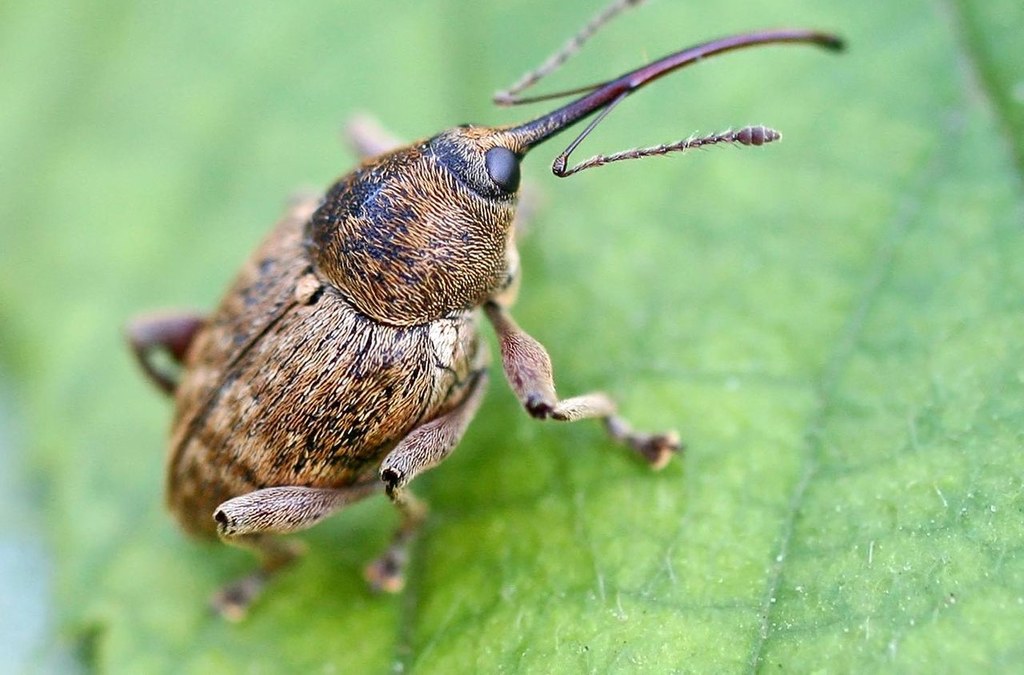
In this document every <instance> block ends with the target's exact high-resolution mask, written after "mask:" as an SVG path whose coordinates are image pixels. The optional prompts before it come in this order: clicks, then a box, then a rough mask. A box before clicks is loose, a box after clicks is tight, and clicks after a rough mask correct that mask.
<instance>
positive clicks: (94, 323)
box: [0, 0, 1024, 673]
mask: <svg viewBox="0 0 1024 675" xmlns="http://www.w3.org/2000/svg"><path fill="white" fill-rule="evenodd" d="M602 6H603V2H584V1H582V0H572V1H565V2H559V3H549V2H541V1H540V0H509V1H507V2H502V3H457V2H452V1H451V0H420V1H418V2H413V1H411V0H407V1H403V2H392V3H367V2H352V1H348V0H344V1H335V2H314V1H309V2H303V1H299V2H293V3H275V2H266V1H263V0H256V1H254V2H248V3H225V2H193V1H185V2H173V3H130V2H116V1H108V2H103V3H71V2H54V3H45V4H41V3H32V2H25V1H22V0H8V1H7V2H5V3H3V4H2V5H0V64H2V65H0V72H2V73H3V77H0V158H2V161H0V250H2V251H3V253H2V260H3V265H0V528H2V530H0V653H3V654H5V663H4V664H3V665H0V670H11V671H14V672H40V671H46V670H51V671H63V670H75V669H82V670H88V671H93V670H95V671H96V672H104V673H105V672H167V671H175V672H213V671H217V672H237V671H243V670H244V671H247V672H278V671H284V670H295V671H304V672H343V673H347V672H386V671H394V672H409V671H414V672H423V673H450V672H470V671H474V672H598V673H603V672H652V673H666V672H749V671H763V670H772V671H774V670H778V669H781V670H782V671H783V672H809V671H820V672H880V671H885V672H932V673H939V672H964V671H967V670H971V669H976V668H979V667H982V668H984V669H986V670H988V671H990V672H991V671H1010V670H1013V669H1014V668H1019V664H1020V663H1022V662H1024V642H1022V641H1021V637H1020V636H1021V635H1022V634H1024V557H1022V553H1024V551H1022V542H1024V518H1022V516H1024V460H1022V459H1021V447H1022V443H1024V412H1022V405H1021V402H1022V400H1024V396H1022V394H1024V365H1022V363H1024V337H1022V336H1024V312H1022V310H1024V266H1022V264H1021V260H1024V242H1022V240H1021V236H1022V225H1024V208H1022V206H1024V199H1022V184H1024V183H1022V178H1021V177H1022V173H1024V46H1022V44H1024V43H1022V42H1021V40H1020V36H1021V35H1022V34H1024V5H1022V4H1021V3H1020V2H1019V0H974V1H969V0H947V1H933V2H924V1H922V0H911V1H908V2H902V3H873V4H869V3H849V2H841V1H840V0H826V1H819V2H811V1H810V0H780V1H778V2H772V3H756V4H755V5H751V3H750V2H747V1H743V0H722V1H721V2H718V3H714V5H711V4H707V3H705V4H701V3H693V2H673V1H670V0H660V1H658V2H652V3H650V5H649V6H648V7H644V8H642V9H640V10H638V11H635V12H632V13H630V14H629V15H628V16H626V17H623V18H621V19H620V20H618V21H617V22H616V23H615V24H614V25H613V26H610V27H609V28H608V29H607V30H606V32H605V33H603V34H602V35H601V36H599V37H598V38H597V39H596V40H595V41H594V42H593V43H592V44H589V45H588V46H587V47H586V49H585V50H584V52H583V53H582V54H581V55H580V56H579V57H578V58H577V59H575V60H574V61H572V62H571V63H570V64H569V65H568V66H567V67H566V68H565V69H564V70H563V71H561V72H559V73H558V74H557V75H556V76H554V77H552V78H551V80H550V82H548V83H547V86H548V87H549V88H551V89H557V88H566V87H570V86H573V85H578V84H580V83H587V82H592V81H596V80H600V79H603V78H607V77H609V76H611V75H615V74H617V73H620V72H622V71H624V70H626V69H628V68H632V67H635V66H637V65H639V64H641V63H644V62H646V61H647V60H649V59H651V58H655V57H657V56H660V55H661V54H663V53H667V52H669V51H673V50H675V49H678V48H680V47H682V46H685V45H688V44H692V43H695V42H699V41H702V40H704V39H707V38H710V37H715V36H719V35H723V34H727V33H735V32H739V31H743V30H749V29H754V28H761V27H772V26H780V25H798V26H808V27H817V28H824V29H830V30H836V31H838V32H840V33H842V34H843V35H844V36H845V37H847V38H848V40H849V42H850V50H849V52H848V53H847V54H845V55H843V56H841V57H835V56H832V55H829V54H825V53H820V52H818V51H817V50H813V49H810V48H806V47H799V48H798V47H778V48H771V49H764V50H755V51H749V52H745V53H737V54H734V55H729V56H724V57H722V58H721V59H720V60H715V61H714V62H709V63H707V64H703V65H701V66H699V67H697V68H695V69H693V70H691V71H687V72H686V73H679V74H676V75H673V76H671V77H670V78H668V79H666V80H664V81H661V82H658V83H657V84H655V85H653V86H652V87H650V88H649V89H648V90H645V91H644V92H642V93H641V94H638V95H637V96H635V97H633V98H631V99H630V101H629V102H628V103H626V104H623V105H622V106H620V107H619V108H618V109H617V110H616V111H615V113H614V115H612V116H611V117H610V118H609V119H608V121H607V122H606V123H605V124H604V125H602V127H601V129H600V130H599V131H598V132H597V133H595V134H594V136H593V137H592V138H591V139H588V141H587V142H586V144H585V146H584V148H583V149H582V150H581V151H580V152H579V153H578V154H579V157H580V158H583V157H585V156H587V155H588V154H589V153H590V152H597V151H606V152H607V151H614V150H619V149H622V148H626V147H633V146H636V145H642V144H652V143H659V142H664V141H672V140H676V139H678V138H682V137H685V136H687V135H688V134H690V133H691V132H693V131H701V132H711V131H717V130H719V129H721V128H725V127H728V126H730V125H732V126H737V125H742V124H756V123H765V124H769V125H773V126H776V127H778V128H779V129H781V130H782V131H783V133H784V135H785V141H784V142H783V143H781V144H776V145H772V146H769V147H767V148H763V149H760V150H746V149H744V150H733V149H715V150H709V151H707V152H695V153H692V154H690V155H687V156H676V157H674V158H668V159H651V160H647V161H643V162H629V163H623V164H620V165H616V166H611V167H607V168H603V169H600V170H595V171H592V172H586V173H584V174H581V175H579V176H577V177H573V178H571V179H568V180H558V179H555V178H553V177H552V176H551V175H550V173H549V172H548V170H547V164H548V162H549V161H550V159H551V158H553V157H554V155H555V154H557V152H558V151H559V150H560V149H561V147H562V146H560V145H558V143H559V142H560V141H554V142H552V143H550V144H548V145H546V146H543V147H542V148H541V149H539V150H537V151H535V152H534V153H532V155H531V157H530V158H529V160H528V161H527V162H526V176H527V179H528V180H529V181H531V183H532V184H534V185H535V186H536V187H537V188H538V190H539V192H540V194H541V205H540V210H539V212H538V214H537V216H536V218H535V219H534V221H533V222H532V224H531V227H530V231H529V237H528V238H527V239H526V240H525V241H524V243H523V246H522V252H523V264H524V271H525V278H524V287H523V292H522V295H521V300H520V303H519V306H518V308H517V314H516V315H517V318H518V320H519V321H520V323H521V324H522V325H523V326H524V327H525V328H526V329H527V330H528V331H530V332H531V333H532V334H534V335H535V336H536V337H537V338H538V339H540V340H541V341H542V342H544V343H545V344H546V345H547V346H548V348H549V349H550V351H551V353H552V357H553V359H554V363H555V368H556V376H557V379H558V383H559V385H560V390H561V391H562V392H563V393H574V392H579V391H583V390H587V389H592V388H602V389H606V390H609V391H611V392H613V393H615V394H616V395H617V396H618V397H619V399H620V401H621V402H622V406H623V410H624V412H625V413H626V414H627V415H628V416H629V417H630V418H631V419H633V420H634V422H635V423H636V424H637V425H638V426H640V425H643V426H646V427H651V428H660V427H676V428H677V429H678V430H679V431H680V433H681V435H682V436H683V438H684V439H685V440H686V441H687V443H688V445H689V449H688V451H687V454H686V456H685V457H684V458H683V461H681V462H678V463H676V464H674V465H673V466H671V467H669V468H668V469H666V470H665V471H664V472H662V473H660V474H651V473H650V472H649V471H648V470H647V469H645V468H644V467H642V466H639V465H638V464H637V463H635V462H632V461H630V459H629V458H628V457H625V456H624V454H623V453H621V452H618V451H616V450H615V449H613V448H610V447H609V444H608V443H607V442H606V440H605V439H604V437H603V435H602V433H601V432H600V429H598V428H597V425H592V424H591V425H588V424H579V425H571V426H554V425H545V424H538V423H536V422H533V421H531V420H529V419H528V418H527V417H526V415H525V414H523V413H522V412H521V410H520V409H519V408H518V406H517V404H516V402H515V401H514V400H513V398H512V396H511V395H510V394H509V393H508V391H507V387H506V386H505V385H504V383H503V382H502V381H501V379H500V376H499V377H496V378H495V379H494V380H493V384H492V388H491V389H492V390H491V392H490V396H489V398H488V400H487V402H486V403H485V406H484V409H483V410H482V411H481V413H480V415H479V417H478V418H477V420H476V422H475V423H474V425H473V427H472V428H471V430H470V432H469V434H468V435H467V437H466V439H465V440H464V441H463V443H462V445H461V447H460V449H459V451H458V452H457V453H455V455H453V457H452V458H451V459H450V460H449V461H448V462H446V463H445V464H444V466H443V467H440V468H438V469H436V470H435V471H433V472H432V473H430V474H428V475H426V476H424V477H423V478H422V479H420V480H418V481H417V489H418V491H419V492H420V493H421V494H422V495H423V496H425V497H427V498H428V500H429V501H430V503H431V505H432V512H431V517H430V520H429V523H428V525H427V527H426V528H425V530H424V531H423V534H422V537H421V538H420V540H419V541H418V543H417V546H416V549H415V555H414V562H413V568H412V571H411V575H410V583H409V588H408V590H407V591H406V592H405V593H404V594H403V595H401V596H398V597H377V596H373V595H371V594H370V593H369V592H368V591H367V590H366V589H365V587H364V585H363V583H362V581H361V578H360V570H361V567H362V565H363V563H364V562H365V561H366V560H368V559H369V558H370V557H372V556H373V555H374V553H375V552H376V551H378V550H380V548H381V547H382V546H383V545H384V543H385V542H386V541H387V538H388V536H389V533H390V531H391V528H392V527H393V525H394V523H395V520H396V519H395V516H394V514H393V513H392V511H391V509H390V507H389V505H387V504H386V503H385V502H384V501H383V500H382V499H375V500H371V501H368V502H366V503H364V504H361V505H359V506H357V507H355V508H353V509H351V510H349V511H348V512H346V513H344V514H342V515H340V516H339V517H338V518H335V519H334V520H332V521H331V522H329V523H325V524H324V525H322V526H320V527H318V528H316V529H314V530H312V531H311V532H310V533H308V535H305V536H304V538H305V539H306V540H307V541H308V542H309V543H310V544H311V546H310V554H309V555H308V556H307V557H306V558H305V559H304V560H303V562H302V563H301V564H299V565H297V566H296V567H295V568H294V569H293V570H292V571H289V572H288V573H287V574H285V575H283V576H282V577H281V578H280V580H279V581H278V582H277V583H275V585H274V586H273V588H272V589H271V590H270V592H269V593H268V595H267V596H266V598H265V599H264V600H263V601H262V602H261V603H260V604H259V605H258V606H257V607H256V608H255V610H254V612H253V614H252V616H251V617H250V619H249V620H248V621H247V622H245V623H243V624H241V625H227V624H224V623H223V622H221V621H219V620H218V619H216V618H214V617H212V616H210V615H209V614H208V613H207V612H206V610H205V604H204V603H205V600H206V598H207V597H208V595H209V594H210V593H211V592H212V590H213V589H215V588H216V587H217V585H218V584H219V583H221V582H223V581H224V580H226V579H229V578H231V577H232V576H234V575H237V574H239V573H241V572H242V571H244V570H246V569H248V568H249V567H250V566H251V564H252V562H251V560H250V559H249V558H248V557H247V556H246V555H244V554H243V553H239V552H235V551H230V550H226V549H224V548H221V547H216V546H206V545H200V544H196V543H194V542H191V541H189V540H187V539H186V538H185V537H183V536H182V535H181V534H180V533H179V532H178V531H177V530H176V529H175V528H174V526H173V524H172V523H171V520H170V518H169V517H168V516H167V514H166V513H165V512H164V510H163V507H162V494H161V489H162V469H163V466H162V465H163V452H164V446H163V444H164V439H165V434H166V428H167V426H168V422H169V416H170V409H169V406H168V405H167V402H166V401H164V400H163V399H162V398H161V396H159V395H158V394H157V393H156V392H155V391H154V390H153V389H152V388H151V387H150V386H148V385H147V383H145V382H144V381H143V380H142V378H141V377H140V375H139V373H138V372H137V371H136V369H135V367H134V364H133V363H132V362H131V361H130V359H129V357H128V354H127V351H126V349H125V347H124V344H123V341H122V338H121V334H120V327H121V325H122V324H123V322H124V321H125V320H126V319H127V318H129V317H130V316H132V315H133V314H135V313H138V312H140V311H143V310H147V309H151V308H157V307H200V308H205V307H211V306H212V305H213V304H215V303H216V302H217V300H218V298H219V296H220V294H221V293H222V291H223V289H224V287H225V286H226V284H227V283H228V282H229V281H230V279H231V278H232V276H233V275H234V273H235V271H236V270H237V268H238V266H239V265H240V263H241V262H242V261H243V260H244V259H245V257H246V256H247V254H248V252H249V251H250V250H251V248H252V247H253V246H254V245H255V243H256V242H257V241H258V240H259V239H260V238H261V237H262V236H263V234H264V233H265V231H266V229H267V228H268V227H269V226H270V225H271V224H272V223H273V222H274V220H275V218H276V217H277V216H278V215H279V214H280V213H281V211H282V209H283V206H284V204H285V203H286V200H287V198H288V196H289V194H291V193H293V192H295V191H296V190H299V189H302V188H309V187H312V188H322V187H324V186H326V185H327V184H329V183H330V182H331V180H332V179H333V178H334V177H336V176H337V175H339V174H340V173H342V172H344V171H345V170H346V168H347V167H349V166H351V164H352V162H353V158H352V156H351V155H350V154H349V153H348V151H347V149H345V148H344V146H343V145H342V143H341V141H340V129H341V127H342V125H343V123H344V121H345V120H346V119H347V118H348V117H349V116H351V115H353V114H355V113H357V112H361V111H365V112H371V113H373V114H375V115H376V116H377V117H378V118H379V119H380V120H381V121H382V122H383V123H384V124H385V125H386V126H387V127H389V128H390V129H392V130H394V131H395V132H396V133H397V134H399V135H401V136H403V137H407V138H409V139H412V138H418V137H422V136H427V135H430V134H432V133H434V132H436V131H438V130H440V129H443V128H445V127H448V126H451V125H453V124H457V123H462V122H466V121H474V122H480V123H489V124H496V123H505V122H514V121H520V120H523V119H525V118H527V117H532V116H533V115H535V114H538V113H540V112H543V111H545V110H546V109H547V106H546V104H541V105H540V106H538V107H536V108H530V109H515V110H511V111H503V110H498V109H495V108H493V107H492V106H491V105H490V103H489V97H490V95H491V93H492V92H493V91H494V90H496V89H497V88H499V87H502V86H505V85H507V84H509V83H510V82H511V81H513V80H514V79H515V78H516V77H518V76H519V75H520V74H521V73H522V72H523V71H524V70H526V69H527V68H529V67H531V66H533V65H535V64H537V63H539V62H540V60H541V59H542V58H543V57H545V56H546V55H547V54H549V53H550V51H551V50H553V49H554V48H555V47H556V46H558V45H560V44H561V43H562V42H563V41H564V40H565V39H566V38H567V37H569V36H570V35H571V34H572V33H573V32H575V31H576V30H577V29H578V28H579V27H580V26H581V25H582V24H583V22H584V21H585V20H586V19H587V18H589V17H590V16H591V15H592V14H594V13H595V12H596V11H597V10H598V9H600V8H601V7H602Z"/></svg>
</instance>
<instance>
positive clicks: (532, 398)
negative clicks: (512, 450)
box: [484, 302, 680, 469]
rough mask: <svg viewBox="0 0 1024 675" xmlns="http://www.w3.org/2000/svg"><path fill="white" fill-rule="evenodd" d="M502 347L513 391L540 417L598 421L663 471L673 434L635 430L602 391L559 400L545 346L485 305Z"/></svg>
mask: <svg viewBox="0 0 1024 675" xmlns="http://www.w3.org/2000/svg"><path fill="white" fill-rule="evenodd" d="M484 311H485V312H486V313H487V318H488V319H489V320H490V322H491V324H492V325H493V326H494V329H495V331H496V332H497V334H498V340H499V342H500V343H501V360H502V365H503V366H504V369H505V377H506V378H507V379H508V383H509V385H510V386H511V387H512V391H513V392H515V394H516V396H517V397H518V398H519V400H520V401H521V402H522V404H523V407H525V408H526V411H527V412H528V413H530V415H532V416H533V417H536V418H538V419H547V418H550V419H553V420H559V421H562V422H573V421H576V420H581V419H588V418H598V419H601V420H602V421H603V422H604V425H605V429H606V430H607V431H608V434H609V435H610V436H611V437H612V438H613V439H614V440H616V441H618V442H620V443H623V444H625V445H626V446H628V447H629V448H631V449H632V450H634V451H635V452H637V453H639V454H640V455H641V456H642V457H643V458H644V459H645V460H647V462H648V463H649V464H650V465H651V466H652V467H653V468H655V469H660V468H662V467H664V466H665V465H666V464H667V463H668V461H669V460H670V459H671V458H672V454H673V453H674V452H677V451H678V450H679V447H680V445H679V437H678V435H677V434H676V433H675V432H674V431H670V432H667V433H663V434H645V433H640V432H637V431H634V430H633V429H632V428H631V427H630V425H629V423H628V422H626V420H624V419H623V418H622V417H620V416H619V415H617V414H616V406H615V402H614V401H613V400H612V399H611V398H610V397H609V396H608V395H607V394H604V393H602V392H593V393H589V394H584V395H582V396H574V397H572V398H566V399H559V398H558V396H557V395H556V394H555V384H554V377H553V373H552V368H551V357H550V356H548V353H547V350H545V349H544V346H543V345H542V344H541V343H539V342H537V340H535V339H534V338H532V337H531V336H530V335H529V334H527V333H526V332H525V331H524V330H523V329H522V328H520V327H519V326H518V324H516V322H515V320H514V319H513V318H512V316H511V315H510V314H509V312H508V310H507V309H505V308H504V307H502V306H501V305H499V304H497V303H496V302H488V303H487V304H486V305H485V306H484Z"/></svg>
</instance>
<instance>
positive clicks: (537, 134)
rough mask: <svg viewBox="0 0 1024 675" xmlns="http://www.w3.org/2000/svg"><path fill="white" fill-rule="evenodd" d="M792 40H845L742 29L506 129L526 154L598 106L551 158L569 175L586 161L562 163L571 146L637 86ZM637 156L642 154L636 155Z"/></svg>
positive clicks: (825, 43) (838, 44)
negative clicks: (729, 54)
mask: <svg viewBox="0 0 1024 675" xmlns="http://www.w3.org/2000/svg"><path fill="white" fill-rule="evenodd" d="M791 42H792V43H804V44H813V45H818V46H820V47H824V48H826V49H829V50H832V51H839V50H841V49H842V48H843V41H842V40H841V39H840V38H839V37H837V36H835V35H831V34H829V33H821V32H818V31H810V30H790V29H780V30H766V31H760V32H756V33H745V34H742V35H733V36H730V37H725V38H719V39H717V40H712V41H710V42H705V43H703V44H699V45H696V46H694V47H689V48H687V49H683V50H681V51H678V52H675V53H673V54H669V55H668V56H665V57H662V58H660V59H658V60H657V61H654V62H653V63H650V64H648V65H646V66H643V67H641V68H637V69H636V70H633V71H630V72H628V73H626V74H625V75H622V76H620V77H618V78H616V79H614V80H609V81H608V82H604V83H601V84H598V85H594V86H593V87H592V90H591V91H590V92H589V93H588V94H585V95H584V96H581V97H580V98H578V99H576V100H575V101H573V102H572V103H568V104H566V105H564V106H562V107H561V108H558V109H557V110H554V111H552V112H550V113H548V114H546V115H542V116H541V117H538V118H536V119H534V120H531V121H529V122H526V123H525V124H521V125H519V126H517V127H512V128H511V129H508V130H507V131H506V133H507V134H508V135H509V136H511V137H512V138H513V139H514V140H515V142H516V144H517V145H519V146H520V147H519V148H518V152H519V153H525V152H527V151H528V150H530V149H531V148H533V147H534V146H535V145H539V144H540V143H543V142H544V141H546V140H548V139H549V138H551V137H552V136H554V135H556V134H558V133H560V132H561V131H564V130H565V129H567V128H569V127H570V126H572V125H573V124H575V123H576V122H579V121H580V120H582V119H583V118H585V117H588V116H589V115H592V114H593V113H595V112H597V111H599V110H600V111H601V112H600V114H599V115H598V116H597V117H596V118H594V120H593V121H592V122H591V123H590V124H589V125H588V126H587V127H586V128H585V129H584V130H583V132H582V133H580V135H579V136H577V137H576V139H575V140H574V141H573V142H572V143H570V144H569V147H567V148H566V149H565V150H564V151H563V152H562V154H560V155H559V156H558V157H557V158H556V159H555V161H554V164H553V165H552V171H553V172H554V173H555V175H557V176H568V175H570V174H572V173H575V172H576V171H578V170H581V169H583V168H587V167H586V166H579V167H573V168H571V169H567V168H566V164H567V161H568V157H569V155H570V154H571V153H572V151H573V150H575V149H576V147H577V146H578V145H579V144H580V142H581V141H582V140H583V139H584V138H586V137H587V134H589V133H590V132H591V131H592V130H593V129H594V127H596V126H597V125H598V124H599V123H600V122H601V120H602V119H604V117H605V116H606V115H607V114H608V113H609V112H611V110H612V108H614V107H615V106H616V105H617V104H618V103H620V102H621V101H622V100H623V99H625V98H626V97H627V96H629V95H630V94H631V93H633V92H634V91H636V90H637V89H639V88H641V87H643V86H644V85H646V84H648V83H650V82H653V81H654V80H657V79H658V78H660V77H663V76H664V75H668V74H669V73H671V72H672V71H674V70H678V69H680V68H683V67H685V66H688V65H691V64H693V63H696V62H698V61H700V60H702V59H705V58H707V57H709V56H714V55H715V54H721V53H724V52H728V51H732V50H734V49H743V48H745V47H755V46H758V45H767V44H780V43H791ZM566 93H575V92H566ZM677 145H679V146H680V147H678V148H673V149H683V148H682V145H683V144H677ZM663 147H670V146H663ZM629 152H631V151H627V153H629ZM641 152H642V151H641ZM627 153H617V155H616V156H613V157H615V159H612V160H611V161H616V160H617V159H627V158H628V157H627V156H626V154H627ZM659 154H664V153H659ZM635 156H646V155H643V154H637V155H635ZM603 163H607V162H596V163H593V164H589V166H597V165H599V164H603Z"/></svg>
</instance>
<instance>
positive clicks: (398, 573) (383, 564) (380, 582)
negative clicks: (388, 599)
mask: <svg viewBox="0 0 1024 675" xmlns="http://www.w3.org/2000/svg"><path fill="white" fill-rule="evenodd" d="M408 562H409V552H408V547H407V546H405V545H404V544H401V545H399V544H396V545H393V546H391V547H390V548H388V550H387V551H385V552H384V555H382V556H380V557H379V558H377V559H376V560H374V561H373V562H371V563H370V564H369V565H367V566H366V569H365V570H363V576H364V577H365V578H366V582H367V583H368V584H369V585H370V589H371V590H373V591H375V592H378V593H380V592H383V593H399V592H401V591H402V589H403V588H405V568H406V565H407V564H408Z"/></svg>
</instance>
